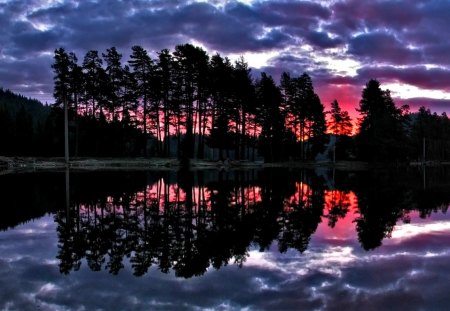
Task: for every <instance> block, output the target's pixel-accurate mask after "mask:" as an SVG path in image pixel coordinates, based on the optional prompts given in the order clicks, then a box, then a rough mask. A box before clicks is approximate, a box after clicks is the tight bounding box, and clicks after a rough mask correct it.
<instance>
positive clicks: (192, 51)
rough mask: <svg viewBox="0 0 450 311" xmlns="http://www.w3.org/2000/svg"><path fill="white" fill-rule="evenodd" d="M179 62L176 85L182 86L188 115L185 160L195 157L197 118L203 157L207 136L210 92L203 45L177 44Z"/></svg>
mask: <svg viewBox="0 0 450 311" xmlns="http://www.w3.org/2000/svg"><path fill="white" fill-rule="evenodd" d="M173 55H174V59H175V61H176V62H177V64H178V70H179V71H178V74H179V78H180V79H179V80H178V82H179V83H181V85H178V86H177V87H179V88H181V90H183V93H184V94H183V95H184V96H183V97H184V98H183V103H182V107H181V108H182V110H183V112H184V113H183V115H184V117H185V118H186V126H185V129H186V135H185V138H184V141H183V144H182V150H181V157H182V158H183V159H184V160H187V159H191V158H194V149H195V148H194V147H195V140H194V130H195V125H196V124H194V118H195V121H196V122H197V125H198V132H197V135H198V149H197V156H198V157H200V158H203V153H204V136H205V130H206V128H205V127H203V124H204V122H207V115H206V104H207V97H208V96H207V95H208V93H207V92H208V88H207V82H208V61H209V56H208V54H207V53H206V52H205V51H204V50H203V49H201V48H199V47H195V46H193V45H191V44H184V45H177V46H176V47H175V51H174V53H173Z"/></svg>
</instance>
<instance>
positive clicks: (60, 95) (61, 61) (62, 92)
mask: <svg viewBox="0 0 450 311" xmlns="http://www.w3.org/2000/svg"><path fill="white" fill-rule="evenodd" d="M54 59H55V63H54V64H53V65H52V68H53V71H54V72H55V77H54V80H55V86H54V92H53V95H54V97H55V99H56V104H59V105H63V106H64V157H65V162H66V164H68V163H69V119H68V109H69V108H68V105H69V103H68V101H69V94H70V81H71V73H70V67H71V63H72V62H73V60H74V58H72V59H71V58H70V56H69V55H68V54H67V53H66V51H65V50H64V49H63V48H59V49H56V50H55V56H54Z"/></svg>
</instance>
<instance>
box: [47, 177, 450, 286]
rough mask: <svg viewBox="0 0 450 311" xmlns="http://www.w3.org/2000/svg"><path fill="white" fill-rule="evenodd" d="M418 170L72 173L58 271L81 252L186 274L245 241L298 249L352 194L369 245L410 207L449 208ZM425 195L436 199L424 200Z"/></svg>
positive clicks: (94, 261) (73, 264)
mask: <svg viewBox="0 0 450 311" xmlns="http://www.w3.org/2000/svg"><path fill="white" fill-rule="evenodd" d="M414 174H415V173H414V172H406V173H401V174H400V173H399V172H395V174H391V172H387V171H374V172H359V173H354V174H351V175H349V176H350V177H349V178H347V179H344V178H342V179H341V178H340V176H339V175H338V177H339V178H337V179H336V180H337V181H339V180H341V181H340V182H337V183H336V187H335V188H334V189H333V190H326V187H325V186H324V183H323V181H322V180H321V179H320V178H318V177H317V176H316V175H315V174H314V173H313V172H308V171H294V172H289V171H288V170H283V169H270V170H267V169H266V170H261V171H258V172H256V171H247V172H242V171H214V172H203V171H194V172H189V171H181V172H178V173H176V174H175V173H173V172H164V173H158V174H154V173H152V174H145V173H142V174H137V176H134V175H129V176H127V175H125V176H116V175H114V174H113V175H104V176H103V177H101V178H103V179H102V181H101V180H100V177H98V178H97V179H95V178H93V177H91V176H89V175H86V176H82V175H75V176H74V177H73V178H71V179H72V180H73V182H72V184H74V185H75V186H73V189H72V191H71V192H72V194H71V202H72V208H71V209H70V210H69V211H66V210H64V211H60V212H58V213H56V215H55V221H56V222H57V224H58V237H59V245H58V246H59V254H58V259H59V260H60V269H61V272H63V273H68V272H70V271H71V270H77V269H79V267H80V265H81V262H82V261H83V260H86V263H87V265H88V266H89V267H90V268H91V269H92V270H101V269H106V270H108V271H109V272H110V273H113V274H116V273H118V272H119V271H120V270H121V269H122V268H123V267H124V266H125V265H126V264H127V263H129V264H131V267H132V269H133V272H134V274H135V275H137V276H140V275H143V274H145V273H147V272H148V270H149V269H150V268H151V267H152V266H153V267H155V268H158V269H159V270H161V271H162V272H164V273H167V272H169V271H171V270H173V271H174V272H175V274H176V275H177V276H179V277H185V278H189V277H192V276H197V275H201V274H203V273H204V272H205V271H206V270H207V269H208V267H214V268H216V269H219V268H221V267H223V266H225V265H227V264H228V263H229V262H231V261H234V262H235V263H236V264H238V265H242V264H243V263H244V262H245V259H246V258H247V256H248V252H249V249H250V247H257V248H259V249H260V250H261V251H264V250H266V249H268V248H269V247H270V246H271V245H272V244H273V242H274V241H277V242H278V246H279V250H280V251H281V252H285V251H287V250H288V249H289V248H294V249H296V250H298V251H300V252H304V251H305V250H306V249H307V247H308V244H309V242H310V238H311V235H312V234H313V233H314V232H315V231H316V229H317V226H318V224H319V223H320V221H321V219H322V217H324V218H325V219H327V221H328V225H329V226H330V227H333V226H335V225H336V223H337V222H338V221H339V219H341V218H343V217H345V216H346V215H348V214H350V213H348V211H349V207H350V203H351V202H350V193H351V192H352V193H355V195H356V196H357V202H358V205H359V206H358V209H357V211H358V212H359V215H358V216H357V218H356V219H355V222H356V229H357V234H358V239H359V241H360V243H361V245H362V247H363V248H364V249H366V250H370V249H374V248H376V247H378V246H379V245H381V243H382V240H383V239H384V238H385V237H387V236H389V234H390V233H391V232H392V230H393V228H394V226H395V224H396V223H397V222H398V221H399V220H403V221H407V220H408V214H409V213H410V211H412V210H419V212H420V214H421V215H422V216H424V217H425V216H427V215H429V214H430V213H431V212H433V211H437V210H442V211H446V209H447V206H448V203H447V205H446V204H445V203H446V202H450V195H449V194H448V193H447V191H444V190H445V189H444V188H442V189H441V188H439V187H436V186H433V183H432V182H431V181H432V178H437V177H436V176H434V175H433V176H431V175H430V177H429V178H430V182H429V184H430V188H427V189H426V190H424V189H422V188H421V187H422V182H421V181H422V177H421V176H419V177H420V178H416V177H417V176H416V177H415V175H414ZM445 176H447V175H444V177H445ZM86 179H92V180H90V181H89V182H88V181H87V180H86ZM105 180H108V181H105ZM108 183H113V184H114V185H112V186H111V187H110V186H109V185H108ZM94 185H96V186H94ZM95 187H97V190H98V193H99V194H98V195H97V196H96V195H95V192H94V191H93V189H92V188H95ZM86 188H89V190H88V191H86V192H85V189H86ZM74 189H76V190H74ZM108 189H109V190H108ZM78 191H81V194H80V193H79V192H78ZM431 196H435V198H434V199H433V201H431V202H432V205H431V204H426V203H425V201H426V200H427V199H429V198H430V197H431ZM355 202H356V200H355ZM355 207H356V206H355ZM324 208H326V212H324Z"/></svg>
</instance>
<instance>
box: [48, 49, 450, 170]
mask: <svg viewBox="0 0 450 311" xmlns="http://www.w3.org/2000/svg"><path fill="white" fill-rule="evenodd" d="M53 68H54V71H55V98H56V102H57V104H58V105H60V106H61V105H62V104H63V103H64V102H66V103H67V104H68V105H69V107H71V109H72V110H73V111H74V113H73V115H74V116H77V118H80V117H81V118H83V117H84V118H86V117H90V118H91V119H102V118H103V119H105V115H107V116H108V117H107V118H106V119H107V120H108V122H112V123H114V122H121V123H122V126H130V124H131V126H132V127H133V128H139V129H140V130H141V132H142V133H143V136H144V142H143V143H141V144H140V145H139V148H143V152H142V151H141V154H143V155H144V156H147V155H149V153H151V154H152V155H157V156H163V157H164V156H166V157H167V156H171V155H173V153H171V148H172V149H176V156H178V157H179V158H204V157H205V156H206V154H205V150H206V147H205V146H207V147H208V148H210V149H215V150H218V155H217V157H218V158H221V159H223V158H225V157H230V154H232V155H233V156H232V157H233V158H234V159H251V160H254V159H255V150H256V152H257V154H258V155H260V156H262V157H264V160H265V161H266V162H276V161H284V160H288V159H294V160H302V161H304V160H314V159H315V158H316V156H317V155H318V154H320V153H324V152H325V157H328V158H332V159H333V160H336V158H337V159H340V160H349V159H350V160H351V159H358V160H364V161H370V162H391V163H392V162H404V161H411V160H428V159H431V160H445V159H449V157H450V141H449V140H448V137H449V135H448V134H450V121H449V119H448V117H447V115H446V114H445V113H443V114H442V115H437V114H436V113H434V114H432V113H431V111H430V110H428V109H426V108H424V107H421V108H420V109H419V111H418V112H416V113H411V112H410V111H409V107H408V106H402V107H397V106H396V105H395V103H394V101H393V99H392V97H391V94H390V92H389V90H382V89H381V85H380V83H379V82H378V81H377V80H375V79H372V80H370V81H368V82H367V84H366V85H365V87H364V89H363V91H362V94H361V100H360V102H359V107H358V108H357V111H358V112H359V114H360V118H359V119H358V120H354V121H355V122H354V123H356V127H357V131H356V134H355V135H354V136H352V133H353V127H354V125H353V122H352V120H351V118H350V115H349V113H348V111H344V110H342V109H341V107H340V106H339V103H338V101H337V100H334V101H333V102H332V103H331V105H330V106H331V109H330V111H324V105H323V104H322V103H321V101H320V98H319V96H318V95H317V94H316V93H315V91H314V86H313V82H312V80H311V77H310V76H309V75H308V74H306V73H303V74H302V75H299V76H291V74H290V73H288V72H284V73H282V75H281V77H280V83H279V85H277V83H275V81H274V79H273V78H272V77H271V76H270V75H268V74H266V73H264V72H262V73H261V76H260V77H259V78H258V79H256V80H254V79H253V78H252V74H251V70H250V68H249V67H248V64H247V63H246V62H245V60H244V59H243V58H240V59H239V60H237V61H236V62H234V63H232V62H231V61H230V60H229V59H228V58H227V57H223V56H221V55H220V54H215V55H213V56H211V57H210V56H209V55H208V54H207V53H206V51H204V50H203V49H201V48H199V47H196V46H193V45H191V44H184V45H178V46H176V47H175V50H174V51H173V52H172V53H171V52H170V51H169V50H167V49H163V50H162V51H160V52H159V53H157V56H156V57H155V58H154V59H153V58H151V56H150V55H149V54H148V52H147V51H146V50H145V49H144V48H142V47H140V46H134V47H132V52H131V55H130V58H129V60H128V62H127V64H123V63H122V54H120V53H119V52H118V51H117V50H116V49H115V48H110V49H107V50H106V53H103V54H102V57H100V56H99V53H98V52H97V51H89V52H87V53H86V55H85V57H84V59H83V62H82V65H78V64H77V58H76V56H75V54H73V53H67V52H66V51H65V50H64V49H62V48H60V49H57V50H56V51H55V63H54V65H53ZM327 114H328V118H326V115H327ZM118 120H120V121H118ZM330 134H331V135H332V137H333V139H334V141H332V143H331V144H330V145H332V146H334V148H333V150H329V149H330V148H328V150H326V146H327V143H328V142H329V137H330ZM148 137H153V138H154V139H153V144H152V148H149V146H148V144H147V143H148V141H149V139H148ZM136 141H141V142H142V139H141V140H139V139H137V140H136ZM326 151H327V152H328V153H329V154H326ZM213 157H214V155H213Z"/></svg>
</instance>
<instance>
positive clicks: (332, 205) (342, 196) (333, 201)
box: [325, 189, 351, 228]
mask: <svg viewBox="0 0 450 311" xmlns="http://www.w3.org/2000/svg"><path fill="white" fill-rule="evenodd" d="M328 194H329V196H328V200H327V201H326V202H325V205H326V206H325V208H326V210H327V211H328V214H327V215H326V217H327V218H328V226H330V227H331V228H334V226H336V223H337V221H338V219H343V218H345V216H346V215H347V213H348V210H349V208H350V205H351V203H350V197H349V192H345V191H339V190H335V189H334V190H331V191H329V192H328Z"/></svg>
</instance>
